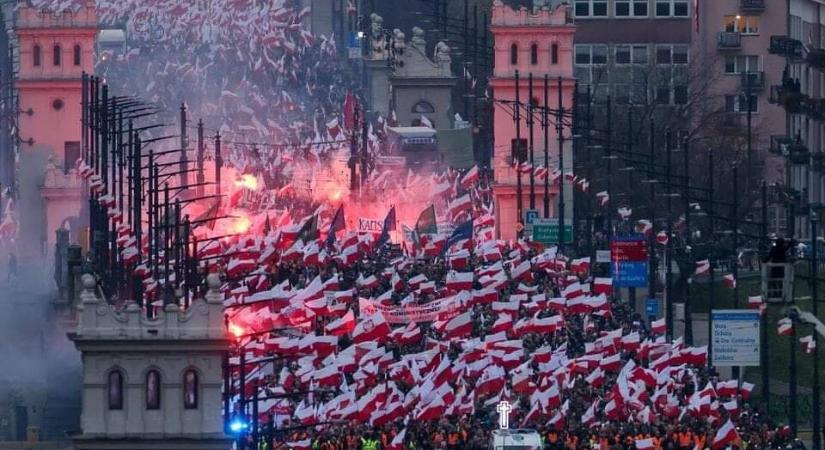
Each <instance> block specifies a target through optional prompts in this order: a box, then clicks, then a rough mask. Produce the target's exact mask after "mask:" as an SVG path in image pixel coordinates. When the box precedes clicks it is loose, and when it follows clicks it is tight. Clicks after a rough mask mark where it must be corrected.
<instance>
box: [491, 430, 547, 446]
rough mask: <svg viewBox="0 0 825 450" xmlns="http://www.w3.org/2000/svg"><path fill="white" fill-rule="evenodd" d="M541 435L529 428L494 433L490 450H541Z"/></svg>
mask: <svg viewBox="0 0 825 450" xmlns="http://www.w3.org/2000/svg"><path fill="white" fill-rule="evenodd" d="M541 449H542V442H541V435H539V433H538V432H537V431H536V430H532V429H529V428H518V429H513V430H509V429H499V430H494V431H493V437H492V442H491V443H490V450H541Z"/></svg>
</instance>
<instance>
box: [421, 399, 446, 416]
mask: <svg viewBox="0 0 825 450" xmlns="http://www.w3.org/2000/svg"><path fill="white" fill-rule="evenodd" d="M446 410H447V406H446V405H445V403H444V397H442V396H438V397H436V398H435V400H433V401H431V402H430V403H429V404H427V406H425V407H423V408H421V410H420V411H418V414H417V415H416V416H415V418H416V419H417V420H438V419H439V418H441V416H442V415H444V412H445V411H446Z"/></svg>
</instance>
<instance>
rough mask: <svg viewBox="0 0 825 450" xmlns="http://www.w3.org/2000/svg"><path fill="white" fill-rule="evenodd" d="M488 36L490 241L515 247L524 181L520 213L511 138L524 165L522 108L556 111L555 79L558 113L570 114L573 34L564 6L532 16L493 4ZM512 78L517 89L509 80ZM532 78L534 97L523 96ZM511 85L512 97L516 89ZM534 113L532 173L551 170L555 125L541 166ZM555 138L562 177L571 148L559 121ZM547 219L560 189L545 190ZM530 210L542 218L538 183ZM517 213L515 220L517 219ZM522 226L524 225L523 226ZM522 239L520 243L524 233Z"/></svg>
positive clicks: (568, 205)
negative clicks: (490, 71) (490, 56)
mask: <svg viewBox="0 0 825 450" xmlns="http://www.w3.org/2000/svg"><path fill="white" fill-rule="evenodd" d="M490 31H491V32H492V33H493V39H494V58H495V67H494V69H493V76H492V78H491V79H490V86H491V87H492V89H493V98H494V99H495V100H496V102H497V104H496V105H494V107H493V111H494V113H493V130H494V134H495V136H494V144H495V145H494V154H493V161H492V164H493V169H494V170H495V183H494V185H493V195H494V196H495V202H496V226H497V228H498V229H497V230H496V234H497V235H498V237H499V238H500V239H515V237H516V231H517V228H518V227H519V223H520V222H522V221H523V220H524V212H525V211H527V210H528V209H530V175H529V173H523V174H522V175H521V186H522V189H521V200H522V201H521V204H522V211H518V206H517V203H518V202H517V187H516V186H517V182H518V180H517V172H516V171H515V170H514V168H513V165H512V162H513V160H514V150H515V149H516V148H517V146H516V145H515V142H516V137H517V135H518V137H519V138H520V139H521V140H522V141H521V142H522V144H521V147H522V153H523V155H522V159H521V161H523V162H527V163H530V162H531V160H530V154H531V152H530V148H529V143H530V136H529V128H528V123H529V122H528V117H529V116H530V114H528V108H527V105H528V104H530V103H532V105H533V106H535V107H538V108H543V107H545V106H547V107H549V108H550V109H552V110H557V109H558V107H559V78H561V105H562V106H563V107H564V110H565V111H568V112H569V111H572V106H573V91H574V88H575V80H574V78H573V35H574V33H575V31H576V27H575V25H574V24H573V19H572V14H571V11H570V7H569V6H568V5H559V6H557V7H555V8H553V7H548V6H542V7H540V8H537V9H536V10H535V11H534V12H530V11H529V10H528V9H527V8H526V7H521V8H519V9H513V8H510V7H509V6H506V5H505V4H504V3H503V2H502V1H501V0H496V1H495V2H493V15H492V22H491V27H490ZM517 72H518V77H519V79H518V82H517V81H516V73H517ZM531 73H532V75H533V92H532V97H531V96H530V91H529V83H528V78H529V74H531ZM545 75H547V77H548V79H549V83H548V85H549V89H548V93H547V103H545V95H544V77H545ZM517 85H518V89H517V88H516V87H517ZM517 90H518V102H519V104H520V105H521V107H520V108H519V112H520V121H519V123H520V127H519V129H518V131H517V126H516V122H515V120H514V109H515V104H514V103H515V101H516V99H517V96H516V91H517ZM540 111H541V110H540V109H534V110H533V114H532V117H533V121H534V123H533V149H532V155H533V161H532V162H533V166H534V167H538V166H540V165H541V166H543V167H546V168H549V169H550V170H551V171H552V169H553V168H558V163H559V155H560V153H561V152H560V150H559V144H558V133H557V130H556V126H555V124H556V120H555V118H554V117H552V115H551V117H550V123H551V125H550V127H549V128H548V133H547V134H548V139H547V145H548V160H549V161H545V160H544V143H545V140H544V130H543V129H542V127H541V112H540ZM563 122H564V127H563V129H562V136H563V137H564V138H565V139H566V142H565V143H564V149H563V153H564V172H565V173H567V174H569V173H570V172H571V168H572V167H573V164H572V162H573V161H572V146H571V145H570V142H571V141H570V137H571V133H570V129H571V127H570V126H569V125H570V120H569V117H568V118H567V119H565V120H564V121H563ZM564 190H565V192H564V197H565V202H564V203H565V223H572V210H573V208H572V206H573V202H572V198H573V196H572V187H571V185H570V184H569V183H567V184H566V185H565V187H564ZM548 191H549V199H548V200H549V205H548V206H549V211H548V213H549V214H548V216H549V217H551V218H558V203H559V202H558V195H559V185H558V183H553V182H552V178H551V182H550V186H549V189H548ZM535 194H536V195H535V209H536V210H538V212H539V217H544V207H543V206H544V201H545V200H544V199H545V196H544V180H540V179H539V178H536V179H535ZM520 213H521V214H520ZM522 226H523V225H522ZM525 236H527V234H526V232H525Z"/></svg>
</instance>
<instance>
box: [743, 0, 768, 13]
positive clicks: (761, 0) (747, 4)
mask: <svg viewBox="0 0 825 450" xmlns="http://www.w3.org/2000/svg"><path fill="white" fill-rule="evenodd" d="M739 9H741V10H742V11H743V12H762V11H764V10H765V0H740V1H739Z"/></svg>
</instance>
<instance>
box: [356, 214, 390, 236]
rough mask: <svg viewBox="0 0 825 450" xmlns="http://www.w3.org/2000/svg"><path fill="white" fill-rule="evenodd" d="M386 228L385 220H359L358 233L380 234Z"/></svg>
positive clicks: (360, 218) (361, 218)
mask: <svg viewBox="0 0 825 450" xmlns="http://www.w3.org/2000/svg"><path fill="white" fill-rule="evenodd" d="M382 228H384V221H383V220H376V219H365V218H363V217H359V218H358V231H366V232H369V233H380V232H381V229H382Z"/></svg>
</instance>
